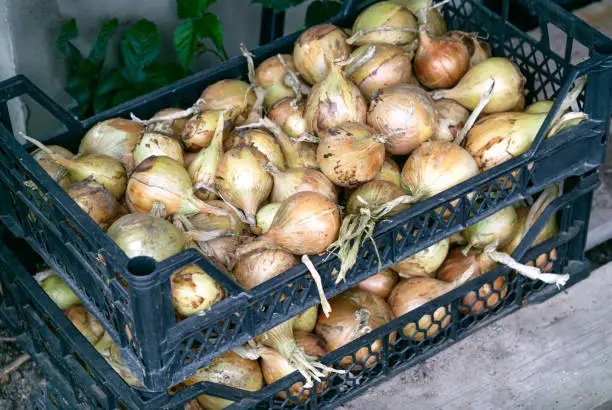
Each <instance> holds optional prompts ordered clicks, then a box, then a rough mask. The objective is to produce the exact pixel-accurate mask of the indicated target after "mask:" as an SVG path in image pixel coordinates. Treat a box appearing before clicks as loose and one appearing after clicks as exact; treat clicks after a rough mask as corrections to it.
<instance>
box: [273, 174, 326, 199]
mask: <svg viewBox="0 0 612 410" xmlns="http://www.w3.org/2000/svg"><path fill="white" fill-rule="evenodd" d="M271 173H272V178H274V186H273V188H272V195H271V196H270V199H271V200H272V202H283V201H284V200H285V199H288V198H289V197H290V196H292V195H294V194H297V193H298V192H308V191H311V192H317V193H319V194H321V195H323V196H324V197H325V198H327V199H329V200H330V201H332V202H338V192H337V191H336V188H335V187H334V184H332V182H331V181H330V180H329V179H328V178H327V177H326V176H325V174H324V173H322V172H321V171H318V170H316V169H311V168H289V169H287V170H285V171H281V170H275V171H273V172H271Z"/></svg>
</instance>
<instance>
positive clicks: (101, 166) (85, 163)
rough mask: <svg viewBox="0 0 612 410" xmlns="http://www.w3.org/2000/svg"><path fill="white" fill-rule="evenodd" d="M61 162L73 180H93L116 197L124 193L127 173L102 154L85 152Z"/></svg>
mask: <svg viewBox="0 0 612 410" xmlns="http://www.w3.org/2000/svg"><path fill="white" fill-rule="evenodd" d="M66 161H68V162H67V163H61V165H63V166H64V168H66V169H67V170H68V174H69V175H70V178H71V179H72V181H73V182H81V181H84V180H86V179H87V180H93V181H95V182H97V183H99V184H101V185H102V186H104V188H106V189H107V190H108V191H109V192H110V193H111V194H113V196H114V197H115V198H116V199H120V198H121V197H122V196H123V194H124V193H125V189H126V185H127V173H126V171H125V168H124V167H123V165H121V163H120V162H119V161H118V160H117V159H115V158H112V157H109V156H108V155H104V154H86V155H83V156H81V157H78V158H77V159H74V160H66Z"/></svg>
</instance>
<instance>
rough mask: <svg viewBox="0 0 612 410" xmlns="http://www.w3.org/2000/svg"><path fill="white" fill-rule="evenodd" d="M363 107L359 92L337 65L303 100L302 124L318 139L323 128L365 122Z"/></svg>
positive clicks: (364, 105)
mask: <svg viewBox="0 0 612 410" xmlns="http://www.w3.org/2000/svg"><path fill="white" fill-rule="evenodd" d="M365 118H366V103H365V100H364V99H363V95H361V91H359V88H358V87H357V86H356V85H355V84H353V83H352V82H350V81H349V80H347V79H346V78H344V74H343V73H342V70H341V69H340V67H339V66H338V65H337V64H332V65H331V68H330V70H329V74H327V76H326V77H325V78H324V79H323V80H322V81H321V82H319V83H317V84H316V85H315V86H314V87H312V90H311V91H310V94H309V95H308V100H306V106H305V107H304V120H305V121H306V127H307V130H308V132H310V133H314V134H316V135H318V136H320V133H322V132H323V131H325V130H326V129H327V128H331V127H335V126H338V125H342V124H344V123H346V122H358V123H363V122H365Z"/></svg>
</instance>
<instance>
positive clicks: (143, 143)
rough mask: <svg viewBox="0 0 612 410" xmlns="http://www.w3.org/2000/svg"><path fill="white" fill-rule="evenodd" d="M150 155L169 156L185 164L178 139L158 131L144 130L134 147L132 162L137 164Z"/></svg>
mask: <svg viewBox="0 0 612 410" xmlns="http://www.w3.org/2000/svg"><path fill="white" fill-rule="evenodd" d="M152 156H165V157H169V158H172V159H173V160H175V161H176V162H178V163H179V164H181V166H185V160H184V158H183V146H182V145H181V143H180V142H179V141H178V140H176V139H174V138H172V137H169V136H167V135H164V134H160V133H158V132H145V133H143V134H142V136H141V137H140V141H138V144H136V148H134V164H135V165H136V166H138V164H140V163H141V162H142V161H144V160H145V159H147V158H149V157H152Z"/></svg>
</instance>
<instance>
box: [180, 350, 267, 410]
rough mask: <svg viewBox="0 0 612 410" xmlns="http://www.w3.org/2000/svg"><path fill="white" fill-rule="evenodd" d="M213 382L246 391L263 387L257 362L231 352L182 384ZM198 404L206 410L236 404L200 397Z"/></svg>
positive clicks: (210, 397)
mask: <svg viewBox="0 0 612 410" xmlns="http://www.w3.org/2000/svg"><path fill="white" fill-rule="evenodd" d="M201 382H211V383H218V384H223V385H225V386H229V387H233V388H236V389H241V390H246V391H252V392H254V391H258V390H260V389H261V388H262V387H263V383H264V382H263V375H262V373H261V367H260V366H259V362H258V361H257V360H249V359H244V358H242V357H240V356H238V355H237V354H236V353H234V352H232V351H229V352H226V353H223V354H222V355H220V356H217V357H215V358H214V359H212V360H211V361H210V364H209V365H208V366H206V367H203V368H201V369H199V370H198V371H197V372H196V374H194V375H193V376H191V377H190V378H189V379H187V380H185V381H184V382H182V383H181V385H182V386H185V387H187V386H192V385H194V384H196V383H201ZM198 403H200V406H202V407H203V408H205V409H206V410H221V409H224V408H226V407H229V406H231V405H232V404H233V403H234V402H233V401H231V400H226V399H222V398H220V397H215V396H209V395H205V394H203V395H200V396H198Z"/></svg>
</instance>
